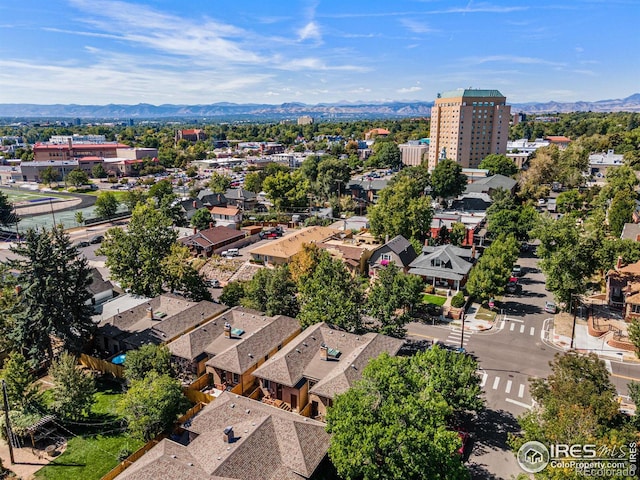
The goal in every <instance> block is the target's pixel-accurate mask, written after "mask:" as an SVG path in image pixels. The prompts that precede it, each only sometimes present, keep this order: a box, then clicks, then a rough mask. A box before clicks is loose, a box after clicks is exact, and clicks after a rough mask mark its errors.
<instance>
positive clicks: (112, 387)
mask: <svg viewBox="0 0 640 480" xmlns="http://www.w3.org/2000/svg"><path fill="white" fill-rule="evenodd" d="M97 387H98V392H97V393H96V394H95V403H94V404H93V406H92V407H91V418H90V419H88V420H87V422H88V423H93V424H100V423H103V424H104V425H97V426H91V427H85V426H79V425H74V424H70V425H68V426H67V428H69V430H71V431H72V432H73V433H75V434H76V435H77V436H75V437H74V436H71V434H69V436H68V437H67V438H68V443H67V449H66V450H65V452H64V453H63V454H62V455H60V456H59V457H57V458H56V459H55V460H53V461H52V462H51V463H50V464H49V465H47V466H46V467H44V468H41V469H40V470H38V471H37V472H36V475H35V477H36V478H37V479H46V480H76V479H77V480H99V479H100V478H102V477H103V476H104V475H105V474H106V473H107V472H108V471H109V470H111V469H112V468H113V467H115V466H116V465H117V464H118V463H120V460H119V458H118V456H119V454H120V452H121V451H123V450H127V451H129V452H130V453H132V452H134V451H136V450H137V449H138V448H140V447H141V446H142V445H143V444H144V442H141V441H139V440H134V439H132V438H130V437H129V435H128V434H126V433H123V432H122V424H121V422H120V419H119V417H118V416H117V413H116V410H117V407H116V405H117V403H118V400H119V399H120V398H121V397H122V389H121V388H120V385H119V384H118V383H115V382H102V381H99V382H97ZM46 394H47V396H50V393H49V392H46ZM47 400H48V401H49V402H50V401H51V400H52V399H51V398H48V399H45V403H48V401H47Z"/></svg>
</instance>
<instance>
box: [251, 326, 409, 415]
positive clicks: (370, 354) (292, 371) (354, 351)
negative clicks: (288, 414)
mask: <svg viewBox="0 0 640 480" xmlns="http://www.w3.org/2000/svg"><path fill="white" fill-rule="evenodd" d="M403 343H404V342H403V340H399V339H397V338H392V337H388V336H386V335H382V334H379V333H367V334H365V335H356V334H353V333H347V332H343V331H340V330H334V329H332V328H330V327H329V326H328V325H327V324H325V323H318V324H316V325H313V326H311V327H309V328H307V329H306V330H305V331H303V332H302V333H301V334H300V335H299V336H298V337H296V338H295V339H294V340H293V341H292V342H290V343H289V344H288V345H287V346H286V347H283V348H282V350H281V351H280V352H278V353H277V354H275V355H274V356H273V358H271V359H269V360H268V361H266V362H265V363H264V364H263V365H262V366H260V367H259V368H258V369H256V370H255V371H254V372H253V375H254V376H255V377H257V378H258V379H259V380H260V388H261V390H262V393H263V395H264V397H263V401H265V402H266V403H271V404H274V405H276V406H278V407H280V408H284V409H286V410H291V411H293V412H298V413H300V414H302V415H305V416H310V417H311V418H320V419H323V418H324V416H325V415H326V410H327V407H328V406H330V405H331V404H332V402H333V399H334V398H335V396H336V395H337V394H339V393H343V392H345V391H346V390H347V389H348V388H349V387H350V386H351V385H353V383H354V382H356V381H358V380H359V379H360V378H362V370H363V369H364V367H366V365H367V363H369V360H371V359H372V358H375V357H377V356H378V355H380V354H381V353H382V352H387V353H388V354H389V355H395V354H396V353H397V352H398V350H400V347H401V346H402V344H403Z"/></svg>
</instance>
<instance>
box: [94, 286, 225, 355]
mask: <svg viewBox="0 0 640 480" xmlns="http://www.w3.org/2000/svg"><path fill="white" fill-rule="evenodd" d="M226 308H227V307H225V306H224V305H219V304H215V303H212V302H209V301H206V300H203V301H201V302H191V301H189V300H186V299H185V298H183V297H179V296H177V295H172V294H162V295H159V296H157V297H155V298H151V299H148V300H147V301H146V302H144V303H141V304H138V305H136V306H134V307H132V308H130V309H127V310H123V311H119V312H118V313H116V314H114V315H112V316H110V317H107V318H105V317H104V314H103V315H102V317H101V318H100V320H99V322H98V330H97V332H96V344H97V346H98V347H99V348H100V349H101V350H104V351H109V352H111V353H117V352H120V351H123V350H125V351H126V350H134V349H137V348H139V347H141V346H142V345H144V344H146V343H153V344H156V345H160V344H163V343H167V342H170V341H172V340H174V339H175V338H178V337H179V336H180V335H183V334H184V333H186V332H188V331H189V330H192V329H194V328H195V327H197V326H198V325H201V324H203V323H204V322H206V321H207V320H209V319H211V318H213V317H214V316H216V315H218V314H219V313H220V312H222V311H223V310H226Z"/></svg>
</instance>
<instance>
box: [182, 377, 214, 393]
mask: <svg viewBox="0 0 640 480" xmlns="http://www.w3.org/2000/svg"><path fill="white" fill-rule="evenodd" d="M209 385H211V374H210V373H205V374H204V375H202V376H201V377H198V378H197V379H196V380H194V381H193V383H191V384H190V385H189V386H188V387H187V388H189V389H191V390H202V389H203V388H205V387H208V386H209Z"/></svg>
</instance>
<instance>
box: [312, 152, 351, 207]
mask: <svg viewBox="0 0 640 480" xmlns="http://www.w3.org/2000/svg"><path fill="white" fill-rule="evenodd" d="M350 178H351V167H349V165H348V164H347V162H346V161H344V160H338V159H336V158H333V157H325V158H322V159H321V160H320V163H318V175H317V179H316V185H317V191H318V193H319V194H321V195H323V196H324V197H325V198H328V197H330V196H331V195H332V194H333V193H334V192H335V194H336V195H338V196H339V195H342V192H343V191H344V190H345V188H346V186H347V183H349V179H350Z"/></svg>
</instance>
